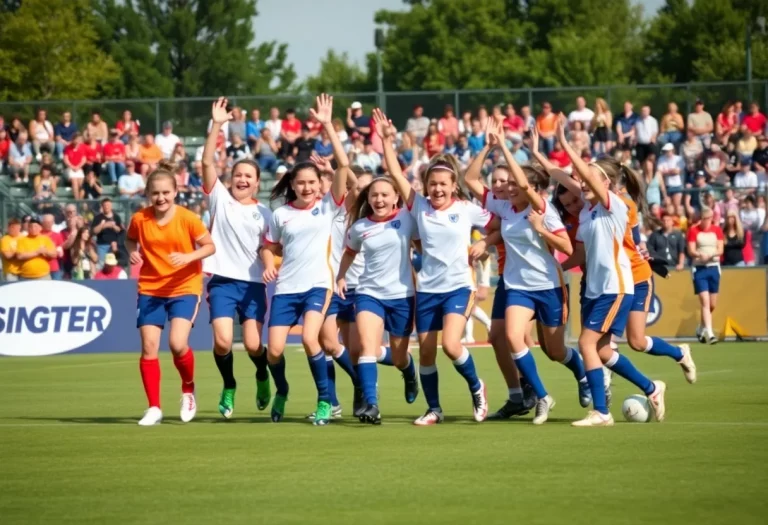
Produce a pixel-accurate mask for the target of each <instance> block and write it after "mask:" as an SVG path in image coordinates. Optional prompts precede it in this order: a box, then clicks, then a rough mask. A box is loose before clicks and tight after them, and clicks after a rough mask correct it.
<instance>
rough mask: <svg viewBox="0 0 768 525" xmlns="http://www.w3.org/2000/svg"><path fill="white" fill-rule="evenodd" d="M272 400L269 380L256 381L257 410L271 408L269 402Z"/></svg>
mask: <svg viewBox="0 0 768 525" xmlns="http://www.w3.org/2000/svg"><path fill="white" fill-rule="evenodd" d="M271 400H272V387H271V386H270V383H269V378H267V379H265V380H264V381H259V380H258V379H257V380H256V408H258V409H259V410H264V409H265V408H267V407H268V406H269V402H270V401H271Z"/></svg>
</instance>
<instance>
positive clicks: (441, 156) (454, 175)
mask: <svg viewBox="0 0 768 525" xmlns="http://www.w3.org/2000/svg"><path fill="white" fill-rule="evenodd" d="M438 170H442V171H447V172H450V174H451V182H455V183H456V191H455V192H454V197H456V198H457V199H461V200H463V201H465V200H468V198H467V195H466V194H465V193H464V190H463V189H462V188H461V184H460V183H459V172H460V171H461V168H460V167H459V162H458V161H457V160H456V157H454V156H453V155H450V154H448V153H438V154H437V155H435V156H434V157H432V160H430V162H429V165H428V166H427V168H426V169H425V170H424V172H423V173H422V175H421V183H422V186H424V188H423V192H424V196H427V187H428V184H427V183H428V182H429V176H430V175H431V174H432V172H433V171H438Z"/></svg>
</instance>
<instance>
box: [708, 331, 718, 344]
mask: <svg viewBox="0 0 768 525" xmlns="http://www.w3.org/2000/svg"><path fill="white" fill-rule="evenodd" d="M707 344H708V345H716V344H717V337H716V336H715V334H714V333H713V332H712V331H711V330H710V332H709V333H708V334H707Z"/></svg>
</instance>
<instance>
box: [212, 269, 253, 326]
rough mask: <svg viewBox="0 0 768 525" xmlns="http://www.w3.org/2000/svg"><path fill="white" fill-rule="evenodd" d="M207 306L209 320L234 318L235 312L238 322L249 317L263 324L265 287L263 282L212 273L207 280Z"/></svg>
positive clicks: (242, 321)
mask: <svg viewBox="0 0 768 525" xmlns="http://www.w3.org/2000/svg"><path fill="white" fill-rule="evenodd" d="M208 308H209V310H210V311H211V321H213V320H214V319H218V318H219V317H229V318H230V319H234V318H235V314H237V316H238V317H239V319H240V324H243V323H244V322H245V321H247V320H249V319H254V320H255V321H256V322H257V323H261V324H264V318H265V317H266V316H267V287H266V285H264V284H263V283H252V282H248V281H238V280H237V279H230V278H229V277H221V276H219V275H214V276H213V277H211V280H210V281H208Z"/></svg>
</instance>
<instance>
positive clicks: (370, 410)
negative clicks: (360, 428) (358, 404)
mask: <svg viewBox="0 0 768 525" xmlns="http://www.w3.org/2000/svg"><path fill="white" fill-rule="evenodd" d="M360 423H369V424H371V425H381V413H380V412H379V407H378V406H376V405H368V406H366V407H365V408H364V409H363V412H362V414H361V415H360Z"/></svg>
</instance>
